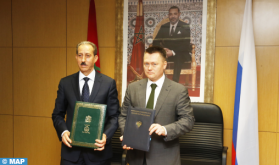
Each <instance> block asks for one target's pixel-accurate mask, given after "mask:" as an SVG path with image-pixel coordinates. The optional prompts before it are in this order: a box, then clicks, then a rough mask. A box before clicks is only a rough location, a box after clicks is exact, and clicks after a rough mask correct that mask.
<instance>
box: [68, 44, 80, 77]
mask: <svg viewBox="0 0 279 165" xmlns="http://www.w3.org/2000/svg"><path fill="white" fill-rule="evenodd" d="M75 56H76V48H67V75H71V74H73V73H76V72H78V71H79V68H78V64H77V60H76V58H75Z"/></svg>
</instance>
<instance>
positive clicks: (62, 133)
mask: <svg viewBox="0 0 279 165" xmlns="http://www.w3.org/2000/svg"><path fill="white" fill-rule="evenodd" d="M67 131H68V130H65V131H63V132H62V134H61V137H63V135H64V133H65V132H67ZM68 132H69V131H68Z"/></svg>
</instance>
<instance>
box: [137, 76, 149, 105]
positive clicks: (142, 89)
mask: <svg viewBox="0 0 279 165" xmlns="http://www.w3.org/2000/svg"><path fill="white" fill-rule="evenodd" d="M146 85H147V79H144V80H143V81H141V83H140V84H139V86H138V89H137V91H138V98H139V99H138V101H139V107H142V108H145V101H146Z"/></svg>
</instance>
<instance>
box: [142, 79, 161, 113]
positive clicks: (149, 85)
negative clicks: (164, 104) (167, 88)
mask: <svg viewBox="0 0 279 165" xmlns="http://www.w3.org/2000/svg"><path fill="white" fill-rule="evenodd" d="M164 81H165V75H164V74H163V76H162V77H161V78H160V79H159V80H157V81H156V82H152V81H151V80H149V79H148V81H147V86H146V100H145V107H146V105H147V102H148V99H149V95H150V93H151V91H152V88H151V84H156V85H157V87H156V88H155V94H154V104H153V109H154V108H155V105H156V103H157V99H158V96H159V94H160V91H161V89H162V86H163V84H164Z"/></svg>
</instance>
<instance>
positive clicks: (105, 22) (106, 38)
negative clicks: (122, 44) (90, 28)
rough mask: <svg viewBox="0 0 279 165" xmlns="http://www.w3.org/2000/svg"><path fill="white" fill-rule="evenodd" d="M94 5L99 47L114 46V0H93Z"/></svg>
mask: <svg viewBox="0 0 279 165" xmlns="http://www.w3.org/2000/svg"><path fill="white" fill-rule="evenodd" d="M95 5H96V15H97V28H98V42H99V47H100V48H103V47H115V0H95ZM101 55H102V54H101ZM111 68H113V67H111ZM113 69H114V68H113Z"/></svg>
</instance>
